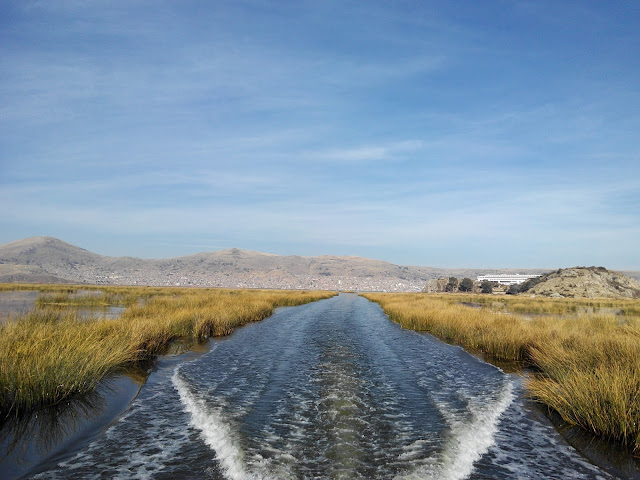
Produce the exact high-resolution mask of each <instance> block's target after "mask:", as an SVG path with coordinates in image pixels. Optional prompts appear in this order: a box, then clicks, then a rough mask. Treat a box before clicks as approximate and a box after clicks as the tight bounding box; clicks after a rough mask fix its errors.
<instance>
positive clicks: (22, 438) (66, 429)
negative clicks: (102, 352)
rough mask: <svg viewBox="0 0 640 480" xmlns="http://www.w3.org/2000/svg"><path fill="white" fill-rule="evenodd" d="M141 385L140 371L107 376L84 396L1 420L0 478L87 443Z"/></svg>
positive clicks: (22, 472) (20, 473) (13, 475)
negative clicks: (98, 385)
mask: <svg viewBox="0 0 640 480" xmlns="http://www.w3.org/2000/svg"><path fill="white" fill-rule="evenodd" d="M143 383H144V373H143V372H132V373H131V374H130V375H119V376H115V377H111V378H109V379H107V380H105V381H103V383H102V384H101V385H100V387H99V388H98V389H96V390H95V391H93V392H90V393H88V394H86V395H82V396H80V397H77V398H75V399H73V400H70V401H67V402H63V403H60V404H58V405H55V406H52V407H49V408H46V409H41V410H38V411H36V412H33V413H31V414H28V415H20V416H15V417H9V418H6V419H4V421H3V423H2V425H1V426H0V452H2V453H0V478H7V479H10V478H18V477H21V476H23V475H25V474H27V473H34V472H31V470H32V469H33V468H34V466H36V465H40V466H41V465H43V464H49V463H51V462H52V461H54V460H55V459H56V458H58V457H59V456H60V455H61V454H64V452H66V451H68V450H70V449H75V448H78V446H80V445H82V444H84V443H86V442H87V441H89V440H91V439H92V438H94V437H95V436H96V435H97V434H98V433H99V432H101V431H102V430H103V429H104V428H106V426H107V425H108V424H109V423H111V421H113V419H114V418H117V417H118V416H119V415H120V414H121V413H122V412H123V411H124V410H125V409H126V408H127V406H128V405H129V403H130V402H131V401H132V400H133V398H135V396H136V395H137V393H138V391H139V390H140V387H141V386H142V384H143ZM40 468H41V467H40Z"/></svg>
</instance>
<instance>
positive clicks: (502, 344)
mask: <svg viewBox="0 0 640 480" xmlns="http://www.w3.org/2000/svg"><path fill="white" fill-rule="evenodd" d="M364 296H365V297H366V298H368V299H369V300H372V301H374V302H377V303H379V304H380V305H381V306H382V308H383V309H384V311H385V312H386V313H387V315H389V318H390V319H391V320H393V321H395V322H397V323H399V324H400V325H402V326H403V327H405V328H411V329H414V330H422V331H428V332H430V333H432V334H434V335H436V336H438V337H440V338H443V339H445V340H447V341H451V342H454V343H458V344H460V345H463V346H465V347H468V348H471V349H475V350H480V351H482V352H484V353H486V354H487V355H488V356H490V357H494V358H496V359H501V360H516V361H521V362H523V363H525V364H527V365H530V366H532V367H534V370H535V372H536V373H535V374H534V375H533V377H532V378H531V379H530V380H529V381H528V383H527V387H528V390H529V392H530V393H531V395H532V396H533V397H534V398H535V399H537V400H538V401H540V402H542V403H544V404H546V405H548V406H549V407H551V408H553V409H554V410H556V411H557V412H558V413H559V414H560V415H561V416H562V417H563V419H564V420H565V421H567V422H569V423H571V424H574V425H579V426H581V427H583V428H584V429H586V430H588V431H590V432H592V433H594V434H596V435H600V436H603V437H606V438H608V439H611V440H614V441H617V442H620V443H622V444H624V445H627V446H628V447H630V449H631V450H632V451H633V452H634V454H636V455H639V454H640V316H638V315H635V314H634V312H637V309H638V307H639V306H640V302H638V301H627V300H624V301H609V300H588V301H585V300H573V299H571V300H569V299H560V302H557V303H556V302H553V301H552V302H548V301H547V299H524V300H523V299H522V298H515V299H513V300H511V299H509V300H504V301H503V300H502V299H501V300H500V302H497V303H496V300H495V299H487V298H486V297H485V298H483V297H482V296H480V295H475V296H472V295H467V296H464V297H465V298H464V299H461V298H460V297H461V296H451V295H449V296H442V295H440V296H438V295H426V294H365V295H364ZM462 301H464V302H467V303H472V304H478V303H480V304H483V305H484V306H483V308H480V309H477V308H476V309H474V308H469V307H467V306H465V305H461V304H460V302H462ZM535 301H539V302H541V304H540V305H538V306H536V305H535ZM585 307H589V308H592V309H593V310H592V311H598V310H599V309H602V308H606V309H615V310H616V311H617V312H618V314H617V315H614V314H602V313H592V314H589V313H576V312H584V311H585ZM510 310H517V311H525V313H532V311H533V313H540V312H545V313H546V315H541V316H536V317H533V318H528V317H524V316H521V315H517V314H512V313H510ZM586 311H588V309H587V310H586ZM549 312H555V313H556V315H555V316H553V315H549Z"/></svg>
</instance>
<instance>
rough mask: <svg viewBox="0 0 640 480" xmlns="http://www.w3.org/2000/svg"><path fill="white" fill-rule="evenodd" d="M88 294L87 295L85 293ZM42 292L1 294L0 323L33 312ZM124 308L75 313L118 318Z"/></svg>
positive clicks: (93, 292)
mask: <svg viewBox="0 0 640 480" xmlns="http://www.w3.org/2000/svg"><path fill="white" fill-rule="evenodd" d="M85 292H86V293H85ZM100 293H102V292H100V291H92V290H85V291H79V292H78V294H79V295H97V294H100ZM39 295H40V292H38V291H35V290H12V291H7V292H0V322H3V321H7V320H10V319H11V318H15V317H16V316H19V315H24V314H26V313H28V312H29V311H30V310H32V309H33V308H34V306H35V304H36V300H37V299H38V296H39ZM73 308H74V307H73V306H69V305H65V306H62V307H60V309H61V310H71V309H73ZM124 310H125V307H122V306H113V305H111V306H96V307H77V308H75V311H76V312H77V313H78V315H79V316H80V317H81V318H111V319H113V318H118V317H120V315H122V312H124Z"/></svg>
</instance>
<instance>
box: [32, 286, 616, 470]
mask: <svg viewBox="0 0 640 480" xmlns="http://www.w3.org/2000/svg"><path fill="white" fill-rule="evenodd" d="M27 477H29V478H54V479H63V478H65V479H66V478H95V479H98V478H122V479H127V478H154V479H181V478H210V479H302V478H318V479H320V478H327V479H352V478H366V479H394V478H395V479H443V480H453V479H463V478H469V479H507V478H508V479H523V478H544V479H568V478H576V479H610V478H616V477H614V476H612V475H610V474H609V473H607V472H605V471H604V470H602V469H601V468H599V467H597V466H595V465H592V464H591V463H590V462H589V461H587V460H586V459H585V458H584V457H582V456H580V455H579V454H578V453H577V451H576V450H574V449H573V448H572V447H571V446H569V445H568V444H567V443H566V442H565V441H564V440H563V438H562V437H561V436H560V435H559V434H558V432H557V431H556V430H555V429H554V427H553V426H552V425H551V424H550V423H549V421H548V420H547V419H546V418H545V417H544V416H543V415H541V414H539V413H537V411H536V410H535V409H532V408H530V406H528V405H527V404H526V402H525V401H524V400H523V396H522V385H521V382H520V380H519V378H518V377H517V376H514V375H508V374H505V373H503V372H502V371H501V370H499V369H498V368H496V367H493V366H491V365H489V364H487V363H484V362H482V361H480V360H478V359H476V358H475V357H473V356H471V355H469V354H467V353H466V352H464V351H463V350H462V349H460V348H457V347H452V346H450V345H447V344H444V343H442V342H440V341H438V340H436V339H434V338H433V337H431V336H429V335H424V334H420V333H416V332H411V331H408V330H403V329H402V328H400V327H399V326H397V325H395V324H393V323H392V322H390V321H389V320H388V318H387V317H386V316H385V315H384V314H383V313H382V311H381V309H380V308H379V307H378V306H377V305H375V304H373V303H370V302H368V301H367V300H366V299H364V298H361V297H358V296H356V295H347V294H342V295H340V296H339V297H334V298H332V299H329V300H324V301H321V302H316V303H312V304H309V305H305V306H301V307H293V308H283V309H279V310H278V311H277V312H276V314H275V315H274V316H272V317H271V318H269V319H267V320H265V321H263V322H260V323H256V324H253V325H249V326H247V327H245V328H242V329H239V330H237V331H236V332H235V333H234V334H233V335H231V336H230V337H228V338H226V339H223V340H219V341H215V342H214V343H213V347H212V349H211V351H209V352H208V353H206V354H204V355H201V356H198V357H196V358H195V359H193V360H191V361H188V362H178V363H175V362H174V363H171V362H168V363H166V364H162V362H160V364H158V366H157V368H156V370H155V371H154V373H153V374H152V375H150V377H149V379H148V380H147V383H146V384H145V385H144V387H143V388H142V389H141V391H140V394H139V395H138V397H137V398H136V399H135V400H134V401H133V402H132V403H131V405H130V408H129V409H128V410H127V411H126V413H124V415H122V416H120V417H119V418H118V419H117V421H115V422H114V423H112V424H111V426H109V427H108V428H107V429H106V430H104V431H103V432H102V434H100V435H97V436H96V437H95V438H92V439H90V440H87V441H86V442H85V444H84V445H81V446H78V447H76V448H75V449H70V450H69V451H67V452H65V453H63V454H59V455H57V456H56V458H54V459H51V460H50V461H48V462H45V463H44V464H42V465H40V466H38V467H37V468H36V469H35V470H32V471H31V472H30V473H29V474H28V475H27Z"/></svg>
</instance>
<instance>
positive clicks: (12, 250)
mask: <svg viewBox="0 0 640 480" xmlns="http://www.w3.org/2000/svg"><path fill="white" fill-rule="evenodd" d="M516 271H518V272H520V273H544V272H545V271H548V270H541V269H523V270H513V269H511V270H496V269H483V270H480V269H444V268H433V267H419V266H401V265H395V264H392V263H389V262H385V261H382V260H372V259H368V258H362V257H353V256H332V255H321V256H315V257H301V256H297V255H285V256H283V255H273V254H268V253H260V252H252V251H249V250H239V249H237V248H232V249H228V250H221V251H217V252H206V253H197V254H194V255H188V256H184V257H178V258H169V259H160V260H145V259H140V258H132V257H108V256H104V255H99V254H97V253H93V252H90V251H88V250H85V249H83V248H80V247H77V246H75V245H71V244H69V243H66V242H63V241H61V240H58V239H56V238H52V237H33V238H27V239H24V240H19V241H16V242H11V243H7V244H5V245H0V282H37V283H45V282H46V283H52V282H66V283H78V284H82V283H86V284H108V285H152V286H164V285H180V286H188V285H192V286H203V287H227V288H288V289H328V290H362V291H406V292H412V291H415V292H417V291H421V290H422V289H423V288H424V286H425V284H426V282H427V281H428V280H430V279H432V278H441V277H449V276H455V277H458V278H462V277H469V278H472V279H473V278H475V277H476V276H477V275H481V274H490V273H515V272H516Z"/></svg>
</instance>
